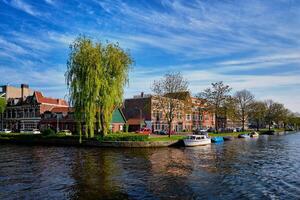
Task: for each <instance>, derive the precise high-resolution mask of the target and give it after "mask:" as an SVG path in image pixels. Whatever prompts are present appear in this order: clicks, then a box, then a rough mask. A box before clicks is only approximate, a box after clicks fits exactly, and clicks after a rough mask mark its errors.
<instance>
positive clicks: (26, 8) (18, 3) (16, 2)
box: [5, 0, 42, 16]
mask: <svg viewBox="0 0 300 200" xmlns="http://www.w3.org/2000/svg"><path fill="white" fill-rule="evenodd" d="M5 2H6V3H7V4H9V5H11V6H12V7H14V8H16V9H19V10H22V11H23V12H26V13H27V14H29V15H32V16H39V15H42V14H41V13H40V12H38V11H37V10H35V9H34V8H33V7H32V6H31V5H29V4H27V3H25V2H24V1H22V0H12V1H10V2H7V1H5Z"/></svg>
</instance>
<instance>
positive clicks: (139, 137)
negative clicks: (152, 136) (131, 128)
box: [97, 133, 149, 141]
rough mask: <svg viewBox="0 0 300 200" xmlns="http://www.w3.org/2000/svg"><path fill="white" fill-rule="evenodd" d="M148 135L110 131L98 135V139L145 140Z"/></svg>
mask: <svg viewBox="0 0 300 200" xmlns="http://www.w3.org/2000/svg"><path fill="white" fill-rule="evenodd" d="M148 138H149V136H148V135H139V134H130V133H119V134H118V133H111V134H108V135H106V136H104V137H103V136H99V137H98V138H97V139H98V140H99V141H147V140H148Z"/></svg>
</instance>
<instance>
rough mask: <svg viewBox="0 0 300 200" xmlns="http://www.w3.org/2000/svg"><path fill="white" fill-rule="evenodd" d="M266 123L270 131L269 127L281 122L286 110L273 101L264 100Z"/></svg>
mask: <svg viewBox="0 0 300 200" xmlns="http://www.w3.org/2000/svg"><path fill="white" fill-rule="evenodd" d="M265 103H266V108H267V109H266V116H265V119H266V122H267V123H268V125H269V130H271V125H272V124H273V122H276V123H277V124H278V123H279V121H280V120H283V118H284V115H285V112H286V109H285V108H284V105H283V104H281V103H277V102H274V101H273V100H266V101H265Z"/></svg>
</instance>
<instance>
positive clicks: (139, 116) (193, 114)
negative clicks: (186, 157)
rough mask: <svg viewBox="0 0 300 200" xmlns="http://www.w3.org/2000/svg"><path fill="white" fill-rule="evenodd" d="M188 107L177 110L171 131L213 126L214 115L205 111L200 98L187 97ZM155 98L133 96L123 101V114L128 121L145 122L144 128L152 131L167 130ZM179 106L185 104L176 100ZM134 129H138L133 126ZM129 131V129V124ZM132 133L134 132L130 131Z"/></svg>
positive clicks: (167, 127)
mask: <svg viewBox="0 0 300 200" xmlns="http://www.w3.org/2000/svg"><path fill="white" fill-rule="evenodd" d="M187 98H189V101H187V102H189V103H188V105H186V106H182V109H177V110H176V113H175V116H174V120H173V122H172V125H171V130H174V131H176V132H182V131H192V130H194V129H196V128H210V127H213V126H214V115H213V114H212V113H209V112H208V111H207V109H206V105H205V102H204V101H203V100H202V99H200V98H195V97H191V96H190V95H188V97H187ZM157 101H158V99H157V97H155V96H154V95H145V94H143V93H141V95H137V96H134V97H133V98H130V99H125V101H124V108H123V111H124V114H125V117H126V119H127V120H128V121H135V122H136V123H135V124H138V123H137V122H145V126H146V127H148V128H151V129H152V130H153V131H160V130H168V129H169V125H168V122H167V119H166V117H165V113H164V110H165V109H163V108H159V107H158V106H157ZM178 103H179V104H185V103H186V102H183V101H181V100H178ZM135 127H138V126H136V125H135ZM129 129H131V127H130V124H129ZM132 131H134V130H132Z"/></svg>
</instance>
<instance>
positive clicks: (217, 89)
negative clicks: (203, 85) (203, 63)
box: [198, 81, 231, 132]
mask: <svg viewBox="0 0 300 200" xmlns="http://www.w3.org/2000/svg"><path fill="white" fill-rule="evenodd" d="M211 85H212V88H207V89H205V90H204V91H203V92H201V93H200V94H199V95H198V96H199V97H200V98H203V99H206V100H207V105H208V108H209V110H210V111H211V112H213V113H214V114H215V129H216V131H217V132H218V117H219V114H221V112H222V111H223V110H224V105H225V103H226V101H227V99H228V98H229V92H230V91H231V88H230V87H229V86H228V85H224V84H223V82H222V81H221V82H217V83H212V84H211Z"/></svg>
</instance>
